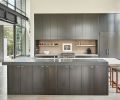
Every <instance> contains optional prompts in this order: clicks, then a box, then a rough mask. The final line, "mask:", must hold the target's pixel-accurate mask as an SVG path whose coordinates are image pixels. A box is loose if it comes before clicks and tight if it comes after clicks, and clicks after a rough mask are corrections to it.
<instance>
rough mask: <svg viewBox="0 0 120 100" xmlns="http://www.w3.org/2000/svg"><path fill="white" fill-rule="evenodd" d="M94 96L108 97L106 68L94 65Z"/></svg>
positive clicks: (105, 66)
mask: <svg viewBox="0 0 120 100" xmlns="http://www.w3.org/2000/svg"><path fill="white" fill-rule="evenodd" d="M94 76H95V79H94V80H95V86H94V87H95V88H94V90H95V91H96V92H95V94H97V95H98V94H101V95H108V66H107V65H96V66H95V73H94Z"/></svg>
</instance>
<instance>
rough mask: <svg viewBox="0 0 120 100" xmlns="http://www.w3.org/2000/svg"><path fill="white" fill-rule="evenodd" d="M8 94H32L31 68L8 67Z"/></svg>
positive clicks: (22, 66)
mask: <svg viewBox="0 0 120 100" xmlns="http://www.w3.org/2000/svg"><path fill="white" fill-rule="evenodd" d="M8 94H32V66H31V65H20V64H18V65H16V64H12V65H9V66H8Z"/></svg>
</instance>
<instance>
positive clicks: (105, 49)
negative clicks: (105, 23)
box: [99, 32, 109, 57]
mask: <svg viewBox="0 0 120 100" xmlns="http://www.w3.org/2000/svg"><path fill="white" fill-rule="evenodd" d="M99 36H100V37H99V38H100V39H99V43H100V48H99V55H100V57H109V43H108V42H109V41H108V39H109V37H108V36H109V33H107V32H100V35H99Z"/></svg>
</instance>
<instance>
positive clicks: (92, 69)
mask: <svg viewBox="0 0 120 100" xmlns="http://www.w3.org/2000/svg"><path fill="white" fill-rule="evenodd" d="M107 72H108V70H107V67H105V66H104V65H90V64H89V65H87V64H85V65H82V74H81V75H82V94H84V95H95V94H96V95H105V94H108V73H107Z"/></svg>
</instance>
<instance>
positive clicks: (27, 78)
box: [3, 58, 108, 95]
mask: <svg viewBox="0 0 120 100" xmlns="http://www.w3.org/2000/svg"><path fill="white" fill-rule="evenodd" d="M3 64H4V65H7V68H8V74H7V76H8V94H35V95H108V63H107V62H106V61H105V60H103V59H89V58H87V59H84V58H83V59H82V58H81V59H55V58H54V59H52V58H50V59H31V58H27V59H26V58H21V59H15V60H7V61H5V62H3Z"/></svg>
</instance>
